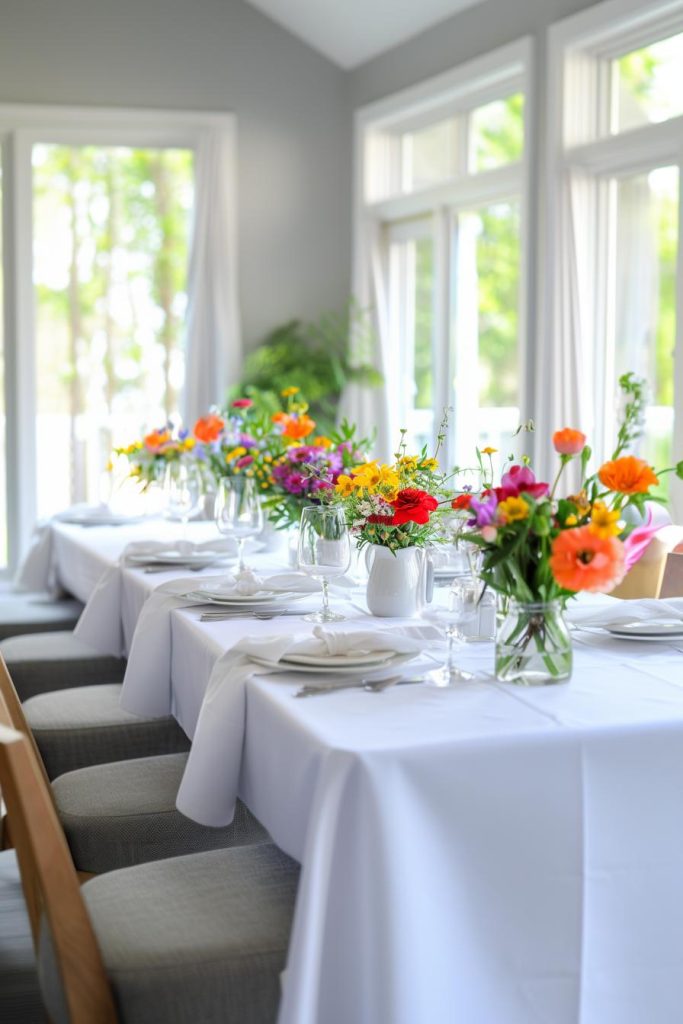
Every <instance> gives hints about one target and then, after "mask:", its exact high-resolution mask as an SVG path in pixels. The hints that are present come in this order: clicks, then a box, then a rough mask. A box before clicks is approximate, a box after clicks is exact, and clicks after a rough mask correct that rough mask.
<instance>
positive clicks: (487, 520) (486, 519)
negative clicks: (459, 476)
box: [467, 493, 498, 526]
mask: <svg viewBox="0 0 683 1024" xmlns="http://www.w3.org/2000/svg"><path fill="white" fill-rule="evenodd" d="M497 508H498V498H497V497H496V495H495V494H493V493H491V494H489V495H487V497H486V498H484V500H483V501H480V499H479V498H472V501H471V503H470V512H474V518H473V519H468V520H467V525H468V526H491V525H492V524H493V521H494V519H495V518H496V509H497Z"/></svg>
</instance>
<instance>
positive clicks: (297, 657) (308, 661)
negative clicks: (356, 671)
mask: <svg viewBox="0 0 683 1024" xmlns="http://www.w3.org/2000/svg"><path fill="white" fill-rule="evenodd" d="M394 656H395V655H392V652H391V651H372V652H370V651H366V653H365V654H355V655H349V654H285V655H284V656H283V657H282V658H281V659H280V660H281V661H286V662H287V663H288V664H290V665H315V666H317V667H318V668H332V667H334V666H339V667H340V668H343V667H344V666H346V667H348V668H353V667H354V666H356V667H358V666H369V665H381V664H382V662H384V661H388V660H389V658H391V657H394Z"/></svg>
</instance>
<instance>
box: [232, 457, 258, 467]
mask: <svg viewBox="0 0 683 1024" xmlns="http://www.w3.org/2000/svg"><path fill="white" fill-rule="evenodd" d="M253 461H254V456H253V455H243V456H242V458H241V459H238V460H237V462H236V463H235V469H244V467H245V466H251V464H252V462H253Z"/></svg>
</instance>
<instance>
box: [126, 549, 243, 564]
mask: <svg viewBox="0 0 683 1024" xmlns="http://www.w3.org/2000/svg"><path fill="white" fill-rule="evenodd" d="M236 559H237V555H236V554H235V553H231V552H230V551H197V552H194V553H192V552H191V553H190V554H183V552H182V551H156V552H154V553H153V554H149V555H145V554H144V553H143V552H140V553H139V554H136V555H129V556H128V562H129V563H130V565H180V566H186V565H187V566H201V565H213V564H214V562H225V561H228V560H231V561H233V562H234V561H235V560H236Z"/></svg>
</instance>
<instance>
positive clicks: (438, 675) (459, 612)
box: [426, 576, 481, 687]
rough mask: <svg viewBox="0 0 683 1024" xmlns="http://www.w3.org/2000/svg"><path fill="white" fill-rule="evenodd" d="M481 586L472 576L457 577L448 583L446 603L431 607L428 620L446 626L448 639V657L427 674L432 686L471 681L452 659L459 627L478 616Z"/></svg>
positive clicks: (459, 634) (458, 638)
mask: <svg viewBox="0 0 683 1024" xmlns="http://www.w3.org/2000/svg"><path fill="white" fill-rule="evenodd" d="M480 595H481V585H480V583H479V580H477V579H476V578H474V577H472V576H463V577H458V578H456V579H454V580H453V582H452V583H451V585H450V587H449V589H448V593H447V594H446V601H445V603H439V604H438V605H437V604H435V605H432V606H431V607H430V608H429V612H428V617H429V618H432V619H436V620H437V621H438V622H440V623H441V624H442V625H444V626H445V632H446V637H447V639H448V654H447V657H446V662H445V664H444V665H442V666H441V668H438V669H434V671H433V672H429V673H428V675H427V677H426V678H427V681H428V682H430V683H432V685H433V686H440V687H442V686H455V685H456V684H457V683H461V682H465V681H466V680H468V679H474V675H473V673H472V672H466V671H465V670H464V669H461V668H458V666H457V665H456V664H455V660H454V653H455V652H454V647H455V641H456V640H458V641H461V642H462V641H464V639H465V638H464V637H463V635H462V633H461V632H460V627H461V626H464V625H466V624H467V623H468V622H472V621H473V620H474V619H475V618H476V616H477V613H478V605H479V598H480Z"/></svg>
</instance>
